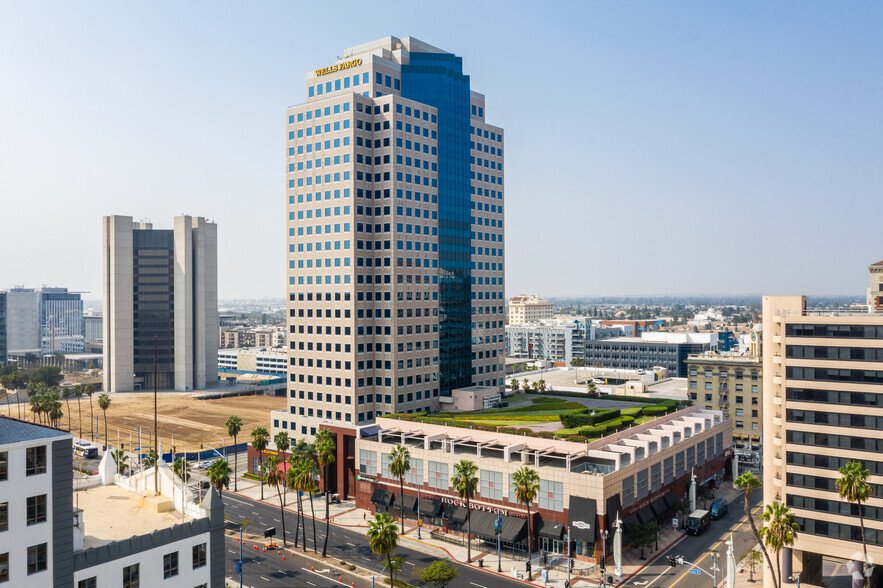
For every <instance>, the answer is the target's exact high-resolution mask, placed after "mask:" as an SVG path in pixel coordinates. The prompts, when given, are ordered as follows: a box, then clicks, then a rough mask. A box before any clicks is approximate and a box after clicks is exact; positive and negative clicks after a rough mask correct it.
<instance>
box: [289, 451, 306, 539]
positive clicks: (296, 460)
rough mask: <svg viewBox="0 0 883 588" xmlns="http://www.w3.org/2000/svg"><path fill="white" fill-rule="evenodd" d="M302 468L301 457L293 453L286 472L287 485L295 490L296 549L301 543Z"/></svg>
mask: <svg viewBox="0 0 883 588" xmlns="http://www.w3.org/2000/svg"><path fill="white" fill-rule="evenodd" d="M299 468H300V457H299V456H298V454H296V453H292V454H291V455H289V456H288V471H286V472H285V485H286V486H288V487H289V488H291V489H292V490H294V505H295V511H294V513H295V519H294V547H295V548H297V543H298V541H300V515H301V512H300V492H299V491H298V490H299V489H300V481H301V480H300V474H299V472H298V469H299ZM306 549H307V548H306V545H304V551H306Z"/></svg>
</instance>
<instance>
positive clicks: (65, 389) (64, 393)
mask: <svg viewBox="0 0 883 588" xmlns="http://www.w3.org/2000/svg"><path fill="white" fill-rule="evenodd" d="M61 397H62V398H64V402H65V404H67V430H68V432H70V430H71V387H70V386H62V387H61Z"/></svg>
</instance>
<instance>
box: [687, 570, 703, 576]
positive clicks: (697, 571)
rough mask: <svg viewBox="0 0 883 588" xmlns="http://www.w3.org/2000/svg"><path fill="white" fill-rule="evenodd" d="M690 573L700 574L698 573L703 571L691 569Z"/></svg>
mask: <svg viewBox="0 0 883 588" xmlns="http://www.w3.org/2000/svg"><path fill="white" fill-rule="evenodd" d="M690 573H691V574H696V575H697V576H698V575H699V574H701V573H702V572H700V571H699V570H690Z"/></svg>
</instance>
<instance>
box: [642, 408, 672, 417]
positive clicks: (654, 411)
mask: <svg viewBox="0 0 883 588" xmlns="http://www.w3.org/2000/svg"><path fill="white" fill-rule="evenodd" d="M668 410H669V408H668V407H667V406H648V407H647V408H645V409H643V410H642V411H641V414H643V415H644V416H659V415H662V414H665V413H667V412H668Z"/></svg>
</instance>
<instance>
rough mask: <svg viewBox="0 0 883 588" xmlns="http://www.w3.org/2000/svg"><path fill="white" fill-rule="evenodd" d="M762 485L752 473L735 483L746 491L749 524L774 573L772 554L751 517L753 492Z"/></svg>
mask: <svg viewBox="0 0 883 588" xmlns="http://www.w3.org/2000/svg"><path fill="white" fill-rule="evenodd" d="M760 484H761V482H760V479H759V478H758V477H757V476H755V475H754V474H753V473H751V472H745V473H744V474H742V475H741V476H739V477H738V478H736V480H735V482H734V485H735V486H736V488H741V489H743V490H745V514H746V515H747V516H748V522H749V523H750V524H751V530H752V531H753V532H754V536H755V537H756V538H757V542H758V543H760V549H761V551H763V555H764V557H765V558H766V561H767V565H769V566H770V573H773V560H772V558H770V553H769V551H767V548H766V545H765V544H764V542H763V540H762V539H761V538H760V532H759V531H758V530H757V523H756V522H755V520H754V517H753V516H751V491H752V490H754V489H755V488H760ZM773 584H775V577H773ZM773 588H779V587H778V585H775V586H774V587H773Z"/></svg>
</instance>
